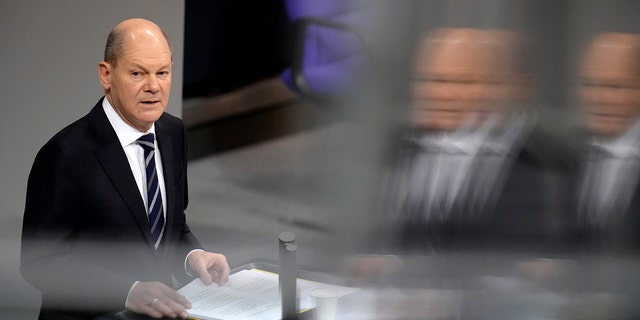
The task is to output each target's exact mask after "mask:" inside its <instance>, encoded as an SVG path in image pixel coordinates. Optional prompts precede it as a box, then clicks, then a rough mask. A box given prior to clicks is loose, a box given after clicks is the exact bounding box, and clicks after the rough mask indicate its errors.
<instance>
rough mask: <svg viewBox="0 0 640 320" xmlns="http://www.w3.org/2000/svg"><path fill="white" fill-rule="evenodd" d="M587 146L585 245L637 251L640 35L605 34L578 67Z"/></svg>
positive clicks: (581, 217) (582, 216) (581, 202)
mask: <svg viewBox="0 0 640 320" xmlns="http://www.w3.org/2000/svg"><path fill="white" fill-rule="evenodd" d="M579 98H580V104H581V111H582V113H583V117H584V125H585V127H586V131H587V135H586V142H587V148H586V150H587V151H586V152H585V154H584V161H583V166H582V167H581V169H580V173H579V178H578V179H579V180H578V181H579V182H578V185H577V189H578V192H577V193H578V195H577V201H578V203H577V218H578V225H579V226H580V229H581V232H582V235H583V236H586V238H583V239H581V240H586V241H589V242H590V243H588V244H587V245H588V246H590V247H592V248H594V246H595V247H597V248H599V249H605V250H607V251H608V250H614V251H617V250H628V249H631V250H637V243H638V240H639V238H638V235H639V234H640V233H639V232H638V230H640V229H639V227H640V225H639V222H640V215H638V210H640V192H639V190H638V182H639V181H640V179H639V178H640V36H639V35H636V34H624V33H601V34H598V35H596V36H594V37H593V38H592V40H591V42H590V43H589V45H588V46H587V49H586V51H585V53H584V57H583V60H582V63H581V65H580V86H579Z"/></svg>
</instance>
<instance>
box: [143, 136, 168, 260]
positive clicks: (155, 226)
mask: <svg viewBox="0 0 640 320" xmlns="http://www.w3.org/2000/svg"><path fill="white" fill-rule="evenodd" d="M153 142H154V138H153V133H149V134H146V135H144V136H142V137H140V138H139V139H138V144H140V146H142V149H144V165H145V169H146V172H147V214H148V215H149V217H148V218H149V226H150V227H151V236H152V237H153V243H154V246H155V248H156V249H157V248H158V245H159V244H160V240H161V239H162V232H163V227H164V214H163V213H162V196H161V195H160V184H159V183H158V175H157V171H156V160H155V145H154V143H153Z"/></svg>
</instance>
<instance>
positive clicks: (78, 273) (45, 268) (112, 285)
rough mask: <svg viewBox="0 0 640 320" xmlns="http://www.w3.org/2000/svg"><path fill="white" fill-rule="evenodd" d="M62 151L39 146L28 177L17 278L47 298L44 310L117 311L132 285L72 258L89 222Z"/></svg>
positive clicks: (77, 257)
mask: <svg viewBox="0 0 640 320" xmlns="http://www.w3.org/2000/svg"><path fill="white" fill-rule="evenodd" d="M63 150H64V148H63V147H61V146H60V145H58V144H53V143H48V144H47V145H45V146H44V147H43V148H42V149H41V150H40V152H39V153H38V155H37V156H36V159H35V161H34V164H33V167H32V170H31V173H30V175H29V180H28V185H27V196H26V205H25V212H24V221H23V232H22V252H21V266H20V268H21V272H22V274H23V276H24V278H25V279H26V280H27V281H29V282H30V283H31V284H32V285H33V286H34V287H36V288H37V289H39V290H40V291H41V292H42V294H43V296H46V297H47V299H46V301H47V304H48V306H47V307H52V308H60V309H83V308H86V309H88V310H103V309H104V310H112V309H118V308H120V309H121V308H123V307H124V303H125V299H126V296H127V292H128V290H129V288H130V286H131V285H132V284H133V282H134V281H135V280H136V279H133V278H130V277H128V276H125V275H124V274H123V273H116V272H112V271H109V270H107V269H105V268H103V267H101V266H100V265H98V264H95V263H92V262H90V261H88V260H86V259H83V258H82V255H80V254H78V252H79V250H82V249H81V248H80V246H81V245H79V244H78V241H77V234H78V229H79V228H80V226H81V224H82V221H83V219H89V218H90V217H87V216H86V215H83V214H82V208H81V202H80V201H79V199H80V198H81V197H82V190H81V188H82V186H81V185H80V184H79V183H78V179H79V175H81V174H82V172H79V171H78V170H77V166H78V164H77V163H76V160H77V159H71V156H70V155H69V154H65V152H64V151H63ZM113 258H114V259H115V258H116V257H113ZM43 301H44V298H43Z"/></svg>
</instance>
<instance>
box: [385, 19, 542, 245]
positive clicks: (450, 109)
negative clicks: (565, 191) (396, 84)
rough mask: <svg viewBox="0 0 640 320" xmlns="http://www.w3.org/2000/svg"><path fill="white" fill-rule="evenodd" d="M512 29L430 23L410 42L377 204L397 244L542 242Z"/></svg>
mask: <svg viewBox="0 0 640 320" xmlns="http://www.w3.org/2000/svg"><path fill="white" fill-rule="evenodd" d="M523 44H524V42H523V39H522V36H521V35H520V34H518V33H517V32H514V31H505V30H487V29H464V28H459V29H438V30H436V31H434V32H431V33H428V34H426V35H425V36H424V37H422V38H421V39H420V41H419V44H418V47H417V51H416V55H415V63H414V73H413V74H414V79H413V84H412V98H413V104H412V109H411V116H410V120H409V126H408V130H407V134H406V135H405V136H404V141H403V144H404V145H403V146H402V148H401V151H400V153H399V157H398V161H397V165H396V167H395V168H394V171H393V173H392V175H391V179H390V182H389V184H388V185H387V189H386V195H387V196H388V198H386V199H387V200H386V201H387V202H386V203H385V205H384V206H385V212H386V213H388V214H389V215H391V216H393V217H394V220H395V221H394V224H395V225H396V226H397V229H396V230H395V231H394V232H395V233H396V234H397V235H398V237H399V239H400V243H401V244H400V247H402V248H403V249H407V248H409V250H413V249H411V248H416V249H418V250H420V251H422V250H425V249H426V250H432V249H436V250H438V249H447V250H453V249H472V248H477V247H484V248H494V247H495V248H498V247H502V246H504V247H510V246H512V245H513V246H515V245H516V243H517V242H521V243H523V244H524V243H526V244H529V245H532V244H536V245H539V244H542V243H543V242H544V241H543V239H542V238H541V236H543V235H544V234H545V233H546V232H548V231H549V229H548V228H547V225H546V224H547V223H548V222H549V220H548V219H546V217H545V210H546V208H545V206H546V203H547V201H549V199H546V198H545V195H544V194H543V191H542V190H543V179H542V176H541V166H542V165H541V163H540V161H539V159H537V158H536V154H535V152H534V151H533V150H531V148H530V147H531V146H530V143H529V142H530V141H531V140H532V139H531V137H532V135H533V132H534V126H535V116H533V115H532V112H531V110H528V109H527V108H525V102H526V98H527V97H528V96H529V93H530V92H529V91H530V90H531V89H530V85H531V84H530V78H531V76H530V74H529V72H528V70H527V62H526V60H527V59H526V57H525V50H524V45H523Z"/></svg>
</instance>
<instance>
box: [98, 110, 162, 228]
mask: <svg viewBox="0 0 640 320" xmlns="http://www.w3.org/2000/svg"><path fill="white" fill-rule="evenodd" d="M102 108H103V109H104V113H105V114H106V115H107V118H108V119H109V122H110V123H111V126H112V127H113V130H115V131H116V135H117V136H118V140H120V144H121V145H122V149H124V153H125V154H126V155H127V160H129V167H131V172H132V173H133V177H134V178H135V179H136V184H137V185H138V190H139V191H140V197H142V201H144V206H145V208H147V207H148V204H147V183H146V181H147V177H146V175H147V173H146V169H145V165H144V149H142V146H140V144H138V142H137V141H136V140H138V138H140V137H142V136H143V135H145V134H147V133H153V134H154V136H156V134H155V133H156V127H155V124H153V125H152V126H151V129H149V130H148V131H147V132H140V131H139V130H138V129H136V128H134V127H132V126H130V125H129V124H127V123H126V122H124V120H122V118H120V116H119V115H118V113H116V111H115V109H114V108H113V106H111V104H110V103H109V101H108V100H107V98H104V99H103V100H102ZM154 144H155V148H156V150H155V161H156V170H157V172H158V174H157V176H158V184H159V185H160V194H161V196H162V213H163V214H164V215H165V221H166V215H167V213H166V212H167V200H166V196H165V194H166V192H165V186H164V175H163V171H162V158H161V155H160V149H158V140H157V139H154Z"/></svg>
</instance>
